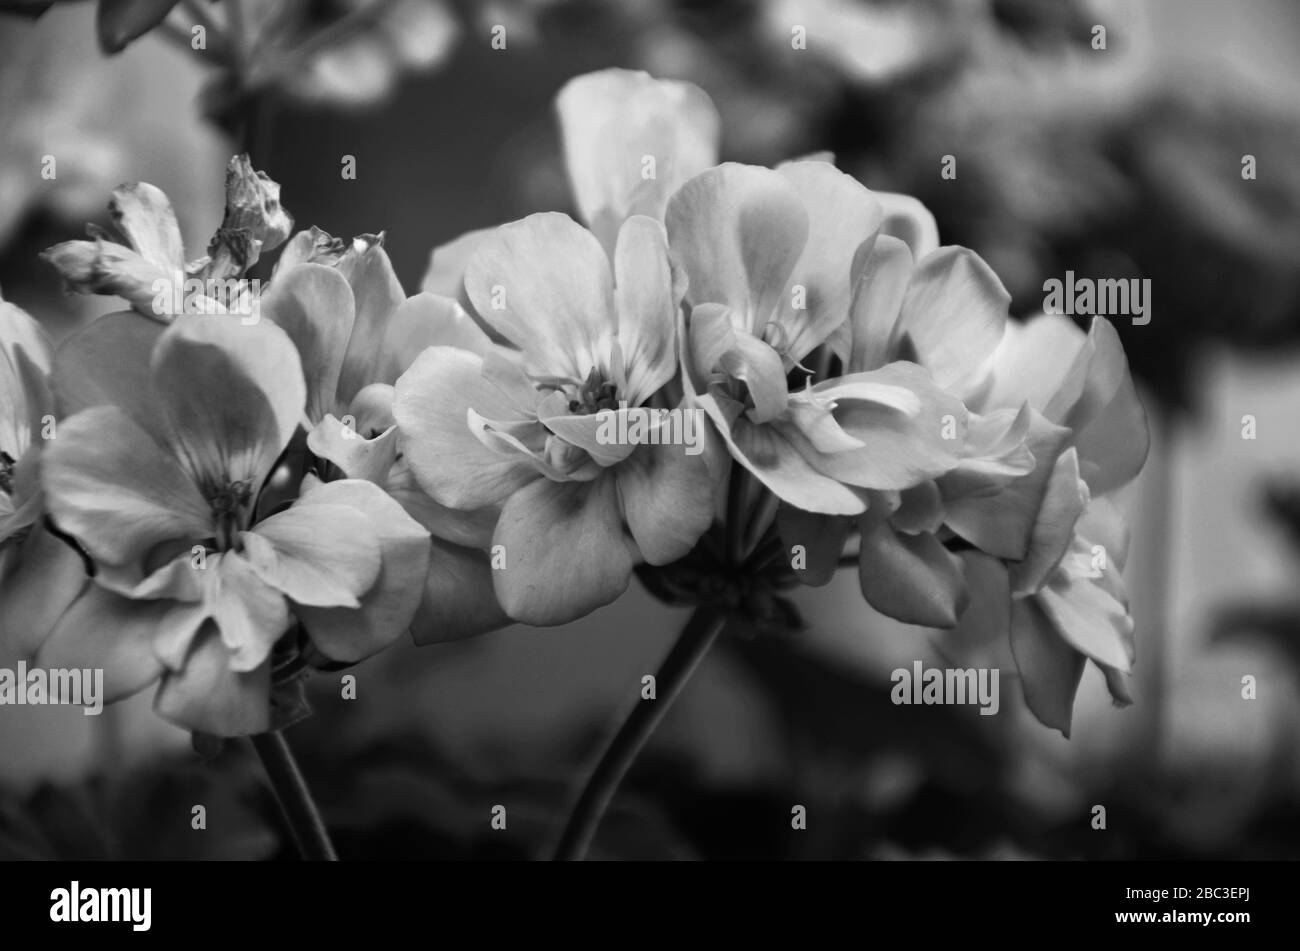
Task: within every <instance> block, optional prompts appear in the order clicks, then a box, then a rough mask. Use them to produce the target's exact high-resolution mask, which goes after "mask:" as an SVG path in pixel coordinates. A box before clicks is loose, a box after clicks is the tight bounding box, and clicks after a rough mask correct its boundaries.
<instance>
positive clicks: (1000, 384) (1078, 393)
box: [983, 315, 1150, 736]
mask: <svg viewBox="0 0 1300 951" xmlns="http://www.w3.org/2000/svg"><path fill="white" fill-rule="evenodd" d="M1022 399H1024V400H1028V401H1029V403H1030V405H1032V406H1034V407H1035V408H1036V409H1038V410H1039V411H1040V412H1042V413H1043V415H1044V416H1046V418H1047V419H1049V420H1051V421H1052V422H1054V423H1057V424H1059V425H1061V426H1064V427H1066V428H1067V430H1068V432H1069V437H1068V440H1067V444H1066V445H1067V448H1065V449H1064V451H1063V452H1062V453H1061V455H1060V456H1059V457H1058V458H1057V459H1056V461H1055V464H1054V466H1053V467H1052V469H1051V472H1050V478H1049V479H1048V480H1047V484H1046V486H1045V488H1044V490H1043V492H1042V493H1041V503H1040V504H1039V505H1038V506H1037V508H1036V511H1035V513H1034V514H1035V518H1034V521H1033V527H1032V536H1031V543H1030V545H1029V549H1028V552H1027V554H1026V555H1025V557H1024V559H1023V560H1021V561H1019V562H1017V563H1014V564H1011V565H1010V566H1009V569H1008V570H1009V573H1010V582H1011V592H1012V595H1013V598H1014V600H1013V602H1012V612H1011V649H1012V653H1013V655H1014V656H1015V659H1016V665H1017V667H1019V669H1020V675H1021V680H1022V684H1023V687H1024V693H1025V701H1026V703H1027V704H1028V705H1029V708H1030V710H1032V711H1033V713H1034V715H1035V716H1037V717H1038V719H1039V720H1041V721H1042V722H1043V723H1045V724H1047V725H1048V726H1053V727H1056V728H1057V729H1059V730H1060V731H1061V732H1062V733H1064V734H1066V735H1067V736H1068V735H1069V731H1070V718H1071V710H1072V707H1073V701H1074V694H1075V691H1076V689H1077V688H1078V685H1079V678H1080V676H1081V675H1082V673H1083V667H1084V664H1085V662H1086V661H1089V660H1091V661H1092V662H1093V663H1094V664H1096V665H1097V666H1098V667H1099V668H1100V669H1101V671H1102V673H1103V674H1104V675H1105V677H1106V686H1107V688H1108V689H1109V691H1110V694H1111V697H1112V698H1113V699H1114V700H1115V702H1116V703H1118V704H1126V703H1129V702H1131V697H1130V695H1129V692H1128V688H1127V685H1126V683H1125V680H1124V676H1123V675H1125V674H1127V673H1128V672H1129V671H1130V670H1131V669H1132V666H1133V660H1134V656H1135V650H1134V641H1133V620H1132V618H1131V617H1130V616H1129V612H1128V597H1127V594H1126V592H1125V588H1124V581H1123V575H1122V573H1123V570H1124V564H1125V559H1126V556H1127V553H1128V530H1127V528H1126V526H1125V524H1124V520H1123V518H1122V516H1121V515H1120V513H1119V510H1118V509H1117V508H1116V507H1115V505H1114V503H1113V502H1112V501H1111V499H1110V498H1109V495H1110V493H1112V492H1114V491H1115V490H1116V489H1119V488H1120V487H1122V486H1124V485H1126V484H1127V483H1129V482H1130V481H1132V480H1133V479H1134V478H1135V477H1136V476H1137V474H1138V473H1139V472H1140V471H1141V469H1142V465H1143V463H1144V462H1145V461H1146V456H1147V451H1148V448H1149V445H1150V437H1149V433H1148V430H1147V422H1146V414H1145V411H1144V410H1143V408H1142V404H1141V402H1140V401H1139V400H1138V398H1137V392H1136V390H1135V389H1134V387H1133V380H1132V377H1131V376H1130V375H1129V369H1128V361H1127V360H1126V359H1125V357H1124V350H1123V347H1122V346H1121V345H1120V342H1119V337H1118V335H1117V334H1116V333H1115V329H1114V327H1112V326H1111V324H1110V322H1109V321H1107V320H1106V319H1105V318H1104V317H1095V318H1093V319H1092V323H1091V325H1090V328H1089V330H1088V332H1087V333H1086V334H1085V333H1084V332H1083V331H1081V330H1080V329H1079V328H1078V327H1076V326H1075V325H1074V323H1073V322H1072V321H1070V320H1069V319H1068V318H1066V317H1061V316H1056V315H1043V316H1039V317H1035V318H1034V319H1032V320H1030V321H1028V322H1027V323H1025V324H1018V323H1009V324H1008V325H1007V328H1006V332H1005V335H1004V337H1003V339H1002V341H1001V343H1000V344H999V346H998V348H997V350H996V351H995V353H994V355H993V361H992V369H991V388H990V390H989V392H988V394H987V395H986V396H985V397H984V400H983V402H984V404H985V405H987V406H990V407H998V406H1006V405H1008V404H1010V403H1014V402H1015V401H1017V400H1022ZM1013 488H1014V484H1013V486H1011V487H1009V489H1013Z"/></svg>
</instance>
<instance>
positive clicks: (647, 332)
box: [614, 215, 681, 406]
mask: <svg viewBox="0 0 1300 951" xmlns="http://www.w3.org/2000/svg"><path fill="white" fill-rule="evenodd" d="M677 283H678V282H677V281H675V280H674V274H673V267H672V265H671V264H670V262H669V260H668V236H667V234H666V233H665V232H664V227H663V225H662V224H660V223H659V222H657V221H654V220H652V219H650V218H646V217H643V216H640V215H638V216H635V217H632V218H629V219H628V220H627V222H626V223H625V224H624V225H623V228H622V230H620V231H619V235H618V244H617V245H616V247H615V249H614V299H615V303H616V305H617V307H618V342H619V346H620V347H621V349H622V353H623V361H624V364H625V365H626V368H627V400H628V402H629V403H631V404H632V405H633V406H637V405H640V404H641V403H642V402H644V401H645V400H646V399H648V398H649V397H650V396H651V395H652V394H653V393H654V392H655V391H656V390H658V389H659V388H660V387H661V386H663V385H664V384H665V383H667V382H668V381H669V380H671V379H672V377H673V374H674V373H676V372H677V339H676V334H677V308H678V305H679V304H680V303H681V289H680V287H677V286H675V285H676V284H677Z"/></svg>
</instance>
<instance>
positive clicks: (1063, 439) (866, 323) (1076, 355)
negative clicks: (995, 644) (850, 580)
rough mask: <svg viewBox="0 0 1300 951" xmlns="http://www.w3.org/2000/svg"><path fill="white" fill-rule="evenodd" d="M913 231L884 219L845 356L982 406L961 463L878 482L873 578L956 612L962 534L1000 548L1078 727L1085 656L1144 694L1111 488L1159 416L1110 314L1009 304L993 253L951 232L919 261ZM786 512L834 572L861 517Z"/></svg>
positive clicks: (1019, 603)
mask: <svg viewBox="0 0 1300 951" xmlns="http://www.w3.org/2000/svg"><path fill="white" fill-rule="evenodd" d="M901 230H902V231H906V232H908V233H912V234H920V233H922V232H927V231H928V227H911V228H903V229H901ZM924 246H925V245H924V243H923V244H922V245H920V246H919V247H924ZM913 247H918V246H917V245H915V244H914V245H909V244H908V243H907V242H905V241H902V240H900V239H898V238H895V237H893V236H891V235H881V236H880V237H879V238H878V239H877V241H876V243H875V245H874V247H872V248H871V249H870V252H869V253H868V254H864V255H862V256H860V258H859V260H858V262H857V263H856V265H855V279H854V294H853V303H852V310H851V319H850V329H851V352H850V356H849V361H848V365H847V366H848V369H849V371H850V372H855V371H860V370H862V369H866V368H870V367H874V366H881V365H885V364H887V363H888V361H890V360H892V359H895V358H897V357H898V356H899V355H901V354H906V355H909V356H911V357H912V358H913V359H915V360H916V361H917V362H918V363H919V364H920V365H921V366H924V367H926V368H927V369H928V370H929V371H930V373H931V374H932V376H933V378H934V379H935V380H936V381H938V382H941V383H942V384H943V385H944V386H945V387H947V388H948V389H949V390H950V391H951V392H952V393H953V394H954V395H957V396H959V397H960V398H962V399H963V400H964V401H965V402H966V403H967V404H968V405H969V407H970V408H971V409H972V410H973V411H974V412H973V414H972V416H971V438H970V440H969V442H968V444H967V451H966V453H965V456H964V458H963V459H962V461H961V462H959V464H958V465H957V466H956V467H955V468H954V469H953V470H952V471H951V472H948V473H945V474H943V475H941V476H939V477H938V478H937V479H935V480H933V481H932V482H928V483H923V484H921V485H918V486H917V487H915V488H913V489H910V490H907V491H904V492H901V493H873V494H872V495H871V502H872V504H871V506H870V508H869V509H868V512H867V513H866V514H865V515H863V516H862V517H861V518H859V519H858V521H857V527H858V528H859V530H860V532H861V548H860V554H859V578H860V581H861V585H862V590H863V594H864V596H865V597H866V598H867V600H868V601H869V602H870V603H871V604H872V605H873V606H874V607H876V608H877V609H878V610H881V611H882V612H884V613H886V614H889V615H891V616H893V617H896V618H899V619H900V620H903V621H906V622H909V623H915V624H925V625H929V626H935V627H952V626H953V625H954V624H955V623H956V622H957V620H958V617H959V616H960V615H961V613H962V610H963V608H964V593H965V582H964V578H963V576H962V570H961V564H962V562H961V560H960V559H959V558H958V557H957V556H956V555H955V554H953V553H952V552H951V551H949V550H948V547H947V545H946V543H947V542H949V541H950V540H953V539H960V540H962V541H964V542H966V543H968V544H970V545H972V546H974V547H975V548H977V549H979V550H981V551H984V552H986V553H988V554H991V555H994V556H996V557H997V558H998V559H1000V560H1001V561H1002V562H1003V563H1004V564H1005V565H1006V568H1004V569H1003V570H1005V571H1007V572H1009V575H1010V579H1009V591H1010V592H1011V595H1012V596H1013V599H1014V601H1013V604H1012V606H1011V613H1010V618H1011V645H1012V649H1013V653H1014V655H1015V657H1016V660H1017V664H1018V666H1019V667H1020V671H1021V676H1022V681H1023V685H1024V691H1025V696H1026V700H1027V703H1028V704H1029V706H1030V709H1031V710H1032V711H1033V712H1034V713H1035V715H1037V716H1038V717H1039V719H1040V720H1042V721H1043V722H1044V723H1046V724H1048V725H1050V726H1054V727H1057V728H1059V729H1061V730H1062V731H1063V732H1067V733H1068V730H1069V722H1070V710H1071V707H1072V705H1073V698H1074V692H1075V688H1076V687H1077V684H1078V679H1079V674H1080V673H1081V671H1082V667H1083V663H1084V660H1085V658H1090V659H1092V660H1093V661H1094V662H1096V663H1097V664H1098V665H1099V666H1100V667H1101V669H1102V670H1103V672H1104V673H1105V674H1106V679H1107V683H1108V685H1109V687H1110V689H1111V693H1112V695H1113V696H1114V697H1115V699H1116V700H1117V701H1118V702H1126V701H1127V700H1128V693H1127V689H1126V687H1125V685H1124V683H1123V679H1122V677H1121V676H1120V674H1121V673H1124V672H1127V671H1128V670H1129V669H1130V668H1131V665H1132V660H1133V643H1132V632H1133V625H1132V620H1131V619H1130V618H1129V617H1128V611H1127V599H1126V597H1125V594H1124V589H1123V582H1122V579H1121V576H1120V572H1121V571H1122V569H1123V565H1124V556H1125V554H1126V550H1127V534H1126V531H1125V529H1124V526H1123V521H1122V519H1121V518H1120V517H1119V515H1118V512H1117V510H1116V509H1115V508H1114V506H1113V504H1112V503H1111V502H1110V501H1109V500H1107V499H1105V498H1103V497H1102V496H1103V495H1104V494H1105V493H1108V492H1110V491H1112V490H1114V489H1115V488H1118V487H1119V486H1121V485H1123V484H1125V483H1127V482H1128V481H1130V480H1131V479H1132V478H1133V477H1134V476H1136V474H1137V473H1138V471H1139V470H1140V469H1141V466H1142V463H1143V461H1144V460H1145V457H1146V451H1147V445H1148V436H1147V429H1146V423H1145V416H1144V414H1143V411H1142V407H1141V404H1140V403H1139V402H1138V400H1137V397H1136V394H1135V392H1134V389H1133V385H1132V380H1131V379H1130V377H1129V374H1128V368H1127V364H1126V362H1125V359H1124V353H1123V350H1122V348H1121V347H1120V344H1119V340H1118V338H1117V336H1116V335H1115V332H1114V329H1113V328H1112V327H1111V326H1110V325H1109V323H1107V322H1106V321H1105V320H1104V319H1098V320H1096V321H1094V323H1093V325H1092V329H1091V331H1090V332H1089V334H1087V335H1085V334H1084V333H1083V332H1082V331H1080V330H1079V329H1078V328H1077V327H1075V326H1074V324H1073V323H1071V322H1070V321H1069V320H1068V319H1066V318H1064V317H1038V318H1036V319H1034V320H1032V321H1030V322H1029V323H1028V324H1020V323H1018V322H1016V321H1011V320H1008V319H1007V317H1006V303H1007V294H1006V292H1005V290H1003V288H1002V287H1001V284H1000V283H999V282H998V280H997V278H996V276H995V275H993V273H992V271H991V270H989V269H988V267H987V265H985V264H984V263H983V262H982V261H980V259H979V258H978V257H977V256H975V255H974V254H972V253H971V252H969V251H967V250H965V249H962V248H939V249H937V250H934V251H930V252H929V253H923V254H922V255H919V256H918V257H919V260H915V261H914V255H913ZM937 287H947V288H948V292H947V293H936V292H935V288H937ZM973 303H974V304H975V305H974V306H972V304H973ZM1094 496H1095V497H1094ZM781 518H782V528H783V537H784V538H785V539H786V541H788V542H791V541H793V542H796V543H801V544H805V545H807V547H808V550H809V568H808V570H807V571H806V572H805V580H808V581H810V582H811V583H825V581H827V580H829V577H830V574H831V573H832V571H833V567H834V564H835V561H836V559H838V557H839V552H840V550H841V549H842V548H843V546H844V542H845V539H846V537H847V534H848V531H849V529H850V527H851V526H850V523H849V522H848V521H847V520H827V519H823V518H816V517H810V516H808V515H807V514H805V513H799V512H791V511H783V512H782V513H781ZM1094 546H1100V547H1099V548H1097V547H1094ZM1098 565H1100V566H1102V567H1100V568H1099V567H1098ZM1000 633H1001V632H988V634H989V636H994V635H1000Z"/></svg>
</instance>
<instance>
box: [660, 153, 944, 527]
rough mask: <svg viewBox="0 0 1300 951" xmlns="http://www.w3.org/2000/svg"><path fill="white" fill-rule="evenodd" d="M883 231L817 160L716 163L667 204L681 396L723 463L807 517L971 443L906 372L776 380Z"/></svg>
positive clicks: (825, 329) (913, 478) (911, 367)
mask: <svg viewBox="0 0 1300 951" xmlns="http://www.w3.org/2000/svg"><path fill="white" fill-rule="evenodd" d="M883 221H884V209H883V208H882V207H881V205H880V203H879V202H878V201H877V200H876V199H875V197H874V196H873V195H872V193H871V192H869V191H868V190H867V189H866V188H864V187H863V186H862V185H860V184H859V183H858V182H856V181H854V180H853V179H852V178H850V177H849V176H847V175H845V174H843V173H842V172H840V171H838V170H837V169H835V168H834V167H833V166H831V165H829V164H828V163H825V162H820V161H805V162H795V163H791V164H788V165H784V166H782V167H780V168H779V169H776V170H772V169H765V168H758V167H754V166H744V165H735V164H726V165H722V166H719V167H717V168H714V169H710V170H709V171H706V172H704V173H702V174H700V175H698V176H696V177H695V178H694V179H692V180H691V181H690V182H688V183H687V184H686V185H684V186H683V187H682V188H681V189H679V190H678V191H677V192H676V193H675V194H674V195H673V196H672V198H671V199H670V200H669V204H668V211H667V229H668V239H669V245H670V247H671V248H672V253H673V256H674V259H675V260H677V261H679V262H680V263H681V265H682V268H683V270H684V271H685V272H686V275H687V280H688V290H687V302H688V304H689V305H690V312H689V317H688V318H687V323H686V331H685V333H684V335H683V345H684V350H683V356H682V363H683V366H684V368H685V369H686V371H687V372H685V373H684V374H683V382H684V384H685V388H686V390H687V393H688V395H689V396H690V397H691V398H692V399H693V400H694V401H695V403H696V404H698V405H699V406H701V407H703V409H704V410H705V411H706V412H707V413H708V415H709V418H710V419H711V420H712V421H713V423H714V424H715V426H716V427H717V429H718V431H719V433H721V435H722V437H723V439H724V440H725V442H726V444H727V447H728V449H729V450H730V451H731V455H732V457H733V458H734V459H735V460H736V461H737V462H739V463H740V464H741V465H743V466H745V468H747V469H748V470H749V471H750V472H751V473H753V474H754V475H755V476H756V477H757V478H758V479H759V480H760V481H761V482H762V483H763V484H764V485H765V486H767V488H768V489H770V490H771V491H772V492H773V493H774V494H775V495H777V496H778V497H779V498H781V499H782V500H784V501H786V502H788V503H790V504H792V505H794V506H796V507H798V508H800V509H803V510H805V511H809V512H824V513H828V514H842V515H853V514H858V513H861V512H862V511H864V510H865V509H866V505H867V503H866V501H865V497H864V493H863V490H867V489H883V490H899V489H905V488H909V487H911V486H914V485H916V484H918V483H920V482H923V481H925V480H927V479H931V478H934V477H935V476H938V475H941V474H942V473H944V472H947V471H949V470H951V469H952V468H954V467H955V466H956V465H957V463H958V461H959V459H960V457H961V452H962V447H963V446H964V444H965V441H966V438H967V432H966V429H967V413H966V410H965V408H964V407H963V406H962V403H961V401H960V399H958V398H956V397H954V396H952V395H950V394H948V393H946V392H944V390H942V389H941V388H940V387H939V386H936V385H935V383H934V382H933V381H932V380H931V379H930V377H929V374H928V373H927V372H926V371H925V369H924V368H923V367H921V366H917V365H916V364H914V363H908V362H904V361H898V362H894V363H892V364H890V365H888V366H885V367H881V368H880V369H874V368H873V369H871V370H869V371H867V372H861V373H851V374H848V375H844V376H839V377H835V378H828V379H827V378H823V379H816V380H815V381H814V377H815V376H817V375H818V374H817V373H816V372H815V371H808V372H807V376H806V377H805V383H806V385H805V386H804V387H803V388H802V389H791V388H790V386H789V384H788V377H789V375H790V373H791V371H792V370H794V369H795V368H800V369H801V370H806V368H803V367H802V366H801V361H803V360H804V358H805V357H807V356H808V355H809V354H810V353H811V352H812V351H813V350H814V349H815V348H817V347H820V346H821V345H822V344H824V343H827V342H828V341H829V340H830V339H831V338H832V335H833V334H835V332H836V331H837V329H838V328H839V327H840V326H841V325H842V324H843V323H844V322H845V321H846V320H847V317H848V310H849V302H850V296H851V291H852V287H851V283H850V276H851V271H852V268H851V266H852V262H853V260H854V257H855V255H856V254H857V253H858V251H859V248H861V247H863V246H864V244H865V245H866V247H868V248H869V247H870V243H871V242H872V241H873V240H874V238H875V236H876V235H877V233H878V232H879V230H880V227H881V224H882V223H883ZM934 293H935V294H938V295H942V294H944V293H945V290H944V289H943V288H937V289H935V290H934ZM823 376H824V374H823Z"/></svg>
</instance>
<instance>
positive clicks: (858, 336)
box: [848, 234, 912, 373]
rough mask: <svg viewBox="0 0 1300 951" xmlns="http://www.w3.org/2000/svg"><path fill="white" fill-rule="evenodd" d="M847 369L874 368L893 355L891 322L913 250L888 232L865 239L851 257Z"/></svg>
mask: <svg viewBox="0 0 1300 951" xmlns="http://www.w3.org/2000/svg"><path fill="white" fill-rule="evenodd" d="M853 270H854V274H855V277H854V282H853V297H852V302H851V306H850V310H849V328H850V337H851V341H852V344H851V351H850V354H849V360H848V372H849V373H857V372H860V371H863V370H875V369H878V368H879V367H882V366H884V365H885V364H886V363H888V362H889V361H890V360H891V359H892V358H893V354H892V353H891V343H892V340H893V331H894V325H895V324H896V323H897V322H898V315H899V313H900V312H901V311H902V307H903V297H904V295H905V294H906V293H907V287H908V284H909V283H910V282H911V279H912V253H911V251H909V250H908V247H907V245H906V244H904V243H903V242H902V241H900V240H899V239H897V238H894V237H890V236H889V235H884V234H882V235H880V236H879V237H877V238H876V239H875V240H874V241H870V242H865V243H864V244H863V245H862V246H861V247H860V248H859V249H858V254H857V256H856V257H855V258H854V265H853Z"/></svg>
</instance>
